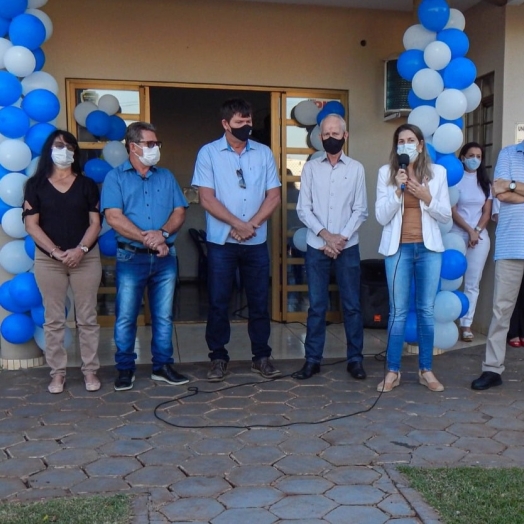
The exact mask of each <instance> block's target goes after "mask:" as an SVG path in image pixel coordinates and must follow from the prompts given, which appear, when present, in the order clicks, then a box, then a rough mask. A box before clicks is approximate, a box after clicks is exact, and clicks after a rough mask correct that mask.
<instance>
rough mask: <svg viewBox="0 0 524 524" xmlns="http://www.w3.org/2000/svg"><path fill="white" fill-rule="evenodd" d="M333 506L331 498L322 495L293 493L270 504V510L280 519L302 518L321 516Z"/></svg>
mask: <svg viewBox="0 0 524 524" xmlns="http://www.w3.org/2000/svg"><path fill="white" fill-rule="evenodd" d="M335 506H336V504H335V503H334V502H333V501H332V500H330V499H328V498H327V497H325V496H323V495H293V496H289V497H285V498H284V499H282V500H280V501H279V502H277V503H276V504H274V505H273V506H271V508H270V511H271V513H274V514H275V515H276V516H277V517H280V518H281V519H296V520H302V519H307V518H322V517H324V515H326V514H327V513H329V512H330V511H331V510H332V509H333V508H334V507H335ZM362 522H364V521H362Z"/></svg>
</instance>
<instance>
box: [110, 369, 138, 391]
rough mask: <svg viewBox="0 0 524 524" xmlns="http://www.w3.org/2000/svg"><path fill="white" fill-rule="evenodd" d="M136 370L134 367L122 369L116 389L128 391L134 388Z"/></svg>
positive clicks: (116, 381) (116, 382)
mask: <svg viewBox="0 0 524 524" xmlns="http://www.w3.org/2000/svg"><path fill="white" fill-rule="evenodd" d="M134 381H135V372H134V371H133V370H132V369H121V370H120V371H119V372H118V377H117V378H116V380H115V391H126V390H128V389H132V388H133V382H134Z"/></svg>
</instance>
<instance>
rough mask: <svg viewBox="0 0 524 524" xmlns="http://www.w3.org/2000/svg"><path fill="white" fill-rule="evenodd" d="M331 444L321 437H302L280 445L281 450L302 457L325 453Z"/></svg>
mask: <svg viewBox="0 0 524 524" xmlns="http://www.w3.org/2000/svg"><path fill="white" fill-rule="evenodd" d="M327 447H329V444H328V443H327V442H326V441H325V440H322V439H321V438H320V437H302V438H295V439H292V440H291V439H289V440H286V441H285V442H282V444H280V446H279V448H280V449H281V450H283V451H285V452H286V453H293V454H294V455H302V454H308V453H314V454H317V453H320V452H321V451H324V450H325V449H326V448H327Z"/></svg>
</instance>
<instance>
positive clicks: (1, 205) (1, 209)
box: [0, 173, 13, 222]
mask: <svg viewBox="0 0 524 524" xmlns="http://www.w3.org/2000/svg"><path fill="white" fill-rule="evenodd" d="M6 174H7V173H6ZM2 176H3V175H1V176H0V178H2ZM10 209H13V208H12V207H11V206H8V205H7V204H6V203H5V202H4V201H3V200H0V222H1V221H2V217H3V216H4V214H5V212H6V211H9V210H10Z"/></svg>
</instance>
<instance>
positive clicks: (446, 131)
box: [433, 124, 464, 155]
mask: <svg viewBox="0 0 524 524" xmlns="http://www.w3.org/2000/svg"><path fill="white" fill-rule="evenodd" d="M463 140H464V135H463V134H462V129H460V127H459V126H457V125H455V124H442V125H441V126H439V128H438V129H437V130H436V131H435V133H434V134H433V147H434V148H435V149H436V150H437V152H438V153H441V154H443V155H447V154H449V153H454V152H455V151H456V150H457V149H459V147H460V146H461V145H462V141H463Z"/></svg>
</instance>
